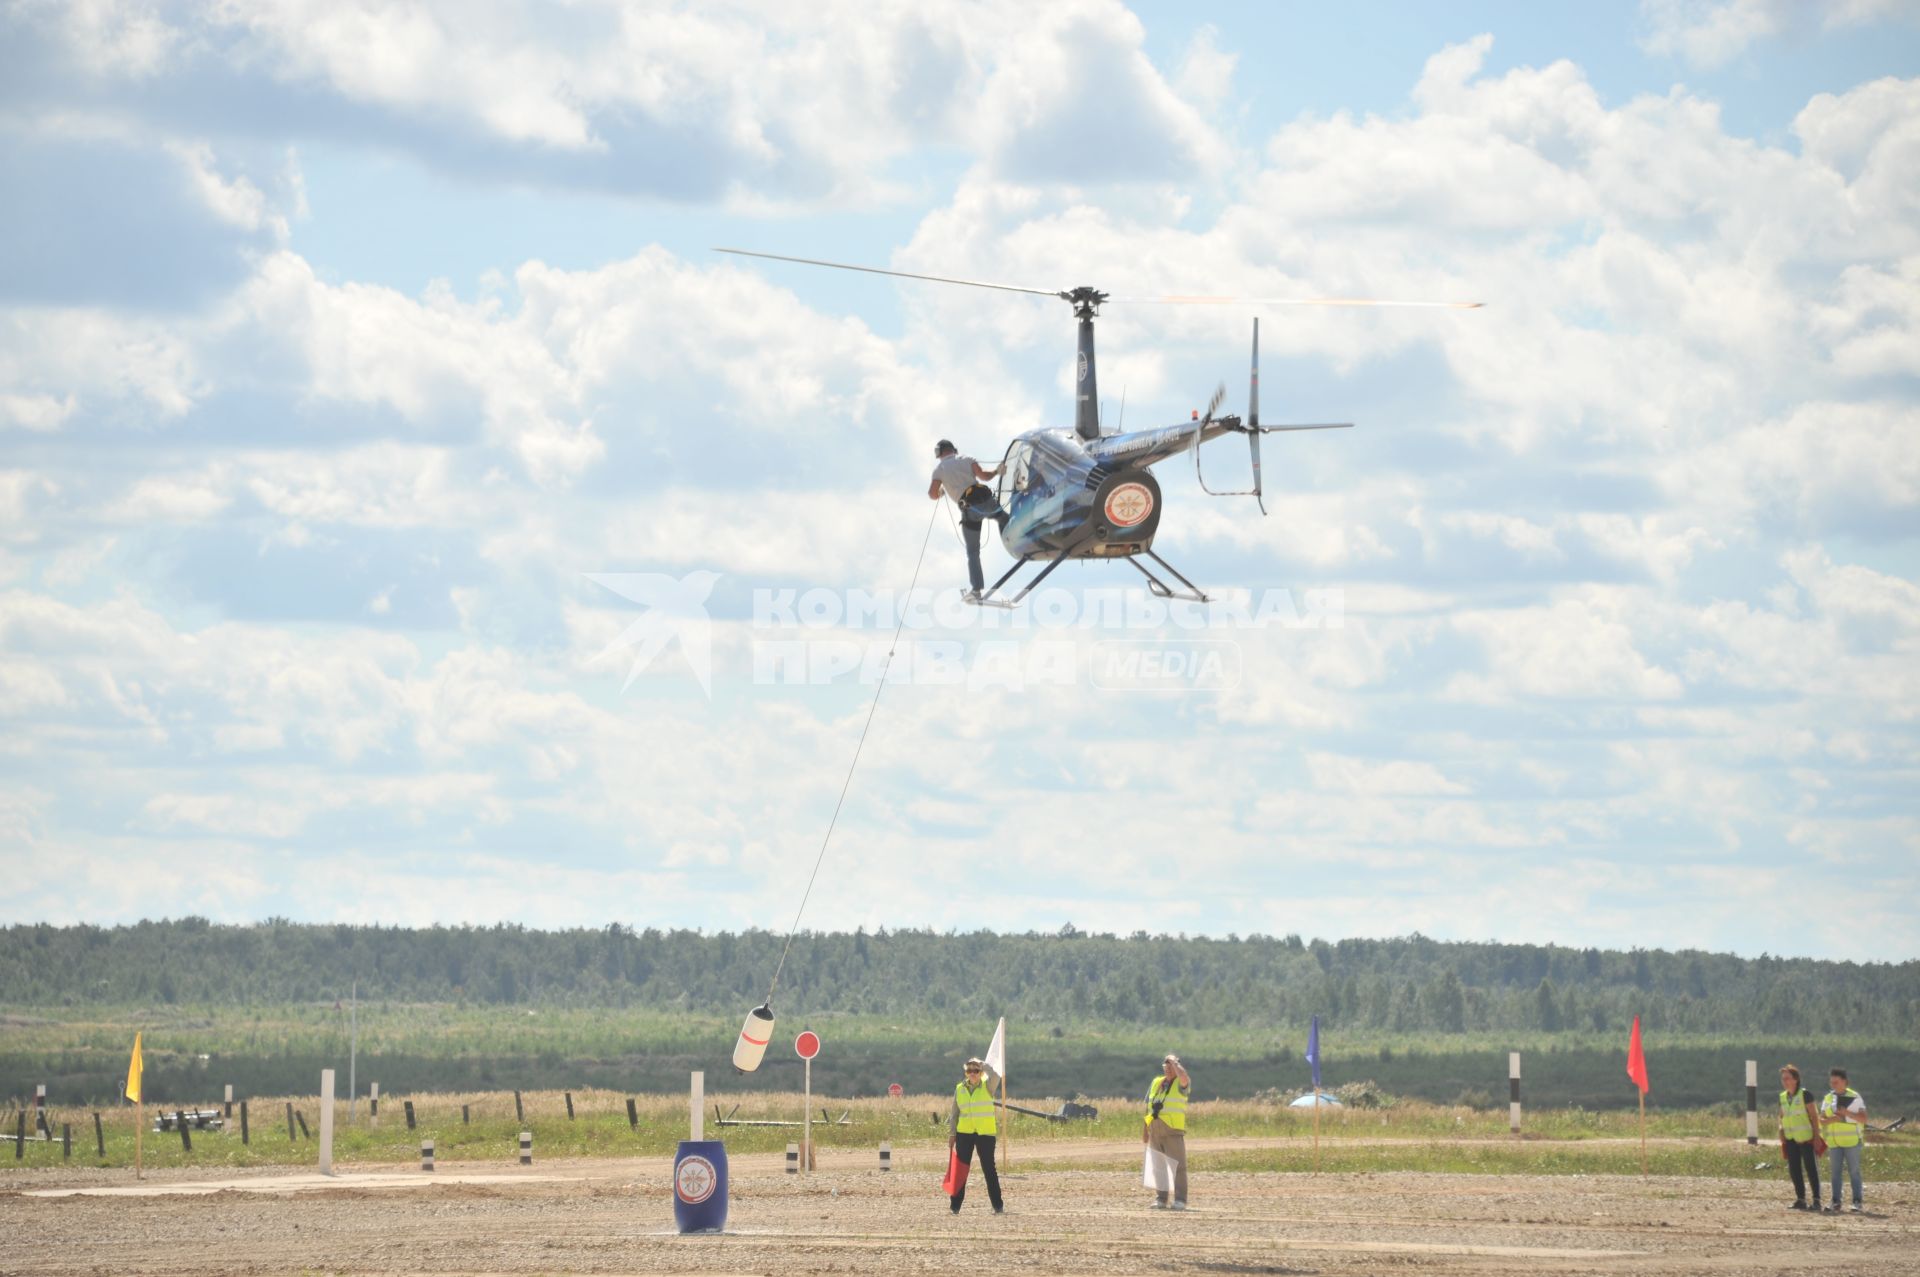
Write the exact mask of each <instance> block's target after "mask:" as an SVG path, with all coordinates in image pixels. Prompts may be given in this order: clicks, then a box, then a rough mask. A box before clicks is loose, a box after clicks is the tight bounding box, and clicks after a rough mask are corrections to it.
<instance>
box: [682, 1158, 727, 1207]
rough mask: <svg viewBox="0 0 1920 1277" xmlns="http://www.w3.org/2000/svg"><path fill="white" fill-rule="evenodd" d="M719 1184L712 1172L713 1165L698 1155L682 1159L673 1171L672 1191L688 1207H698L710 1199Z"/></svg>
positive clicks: (717, 1177)
mask: <svg viewBox="0 0 1920 1277" xmlns="http://www.w3.org/2000/svg"><path fill="white" fill-rule="evenodd" d="M719 1183H720V1176H719V1175H718V1174H717V1173H716V1172H715V1171H714V1169H713V1163H712V1162H709V1161H708V1160H707V1159H706V1158H704V1157H701V1156H700V1155H699V1154H698V1153H695V1154H693V1155H692V1156H690V1157H687V1158H684V1159H683V1160H682V1161H681V1163H680V1165H679V1166H677V1167H675V1168H674V1171H673V1191H674V1192H675V1193H677V1194H679V1196H680V1200H681V1201H683V1202H685V1203H686V1204H687V1205H689V1206H698V1205H699V1204H700V1203H701V1202H704V1201H706V1200H707V1199H708V1198H709V1197H712V1196H713V1190H714V1189H715V1188H716V1187H718V1186H719Z"/></svg>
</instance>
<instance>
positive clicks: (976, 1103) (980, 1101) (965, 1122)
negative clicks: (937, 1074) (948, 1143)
mask: <svg viewBox="0 0 1920 1277" xmlns="http://www.w3.org/2000/svg"><path fill="white" fill-rule="evenodd" d="M953 1102H954V1103H956V1104H958V1105H959V1106H960V1121H959V1122H958V1123H956V1124H955V1126H954V1129H955V1130H957V1131H958V1132H960V1134H962V1135H998V1134H999V1133H1000V1124H999V1123H998V1122H996V1121H994V1120H993V1092H992V1091H989V1090H988V1089H987V1084H986V1083H985V1082H982V1083H981V1084H980V1085H979V1086H976V1087H971V1088H969V1087H968V1086H967V1084H966V1083H965V1082H956V1083H954V1086H953Z"/></svg>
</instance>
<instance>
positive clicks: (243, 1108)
mask: <svg viewBox="0 0 1920 1277" xmlns="http://www.w3.org/2000/svg"><path fill="white" fill-rule="evenodd" d="M248 1134H249V1132H248V1131H247V1102H246V1101H245V1100H241V1101H240V1142H241V1143H242V1144H248V1143H251V1142H252V1141H251V1140H249V1139H248V1138H247V1137H248Z"/></svg>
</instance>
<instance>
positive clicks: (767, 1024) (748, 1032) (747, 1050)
mask: <svg viewBox="0 0 1920 1277" xmlns="http://www.w3.org/2000/svg"><path fill="white" fill-rule="evenodd" d="M771 1041H773V1008H772V1007H771V1006H768V1005H767V1004H766V1003H764V1002H763V1003H761V1004H760V1005H759V1006H757V1007H755V1008H754V1009H753V1010H751V1011H749V1012H747V1022H746V1023H745V1024H743V1025H742V1026H740V1040H739V1041H737V1042H735V1043H734V1044H733V1067H734V1068H736V1069H738V1070H740V1072H742V1073H751V1072H753V1071H754V1070H755V1069H757V1068H759V1067H760V1060H761V1057H763V1056H764V1055H766V1053H767V1043H769V1042H771Z"/></svg>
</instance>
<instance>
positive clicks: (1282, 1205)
mask: <svg viewBox="0 0 1920 1277" xmlns="http://www.w3.org/2000/svg"><path fill="white" fill-rule="evenodd" d="M1208 1143H1210V1142H1209V1141H1195V1144H1196V1145H1197V1146H1200V1147H1199V1149H1198V1150H1196V1151H1203V1150H1204V1148H1205V1146H1206V1145H1207V1144H1208ZM1136 1147H1137V1146H1136ZM1084 1151H1085V1152H1086V1153H1087V1154H1088V1155H1089V1156H1103V1155H1107V1154H1109V1153H1120V1152H1125V1151H1127V1150H1125V1149H1123V1148H1120V1147H1118V1146H1115V1148H1113V1149H1112V1150H1107V1149H1105V1148H1104V1147H1100V1146H1090V1147H1089V1148H1088V1149H1087V1150H1084ZM944 1156H945V1152H944V1149H916V1150H902V1152H901V1153H899V1154H898V1155H897V1156H896V1162H897V1167H896V1169H895V1170H894V1171H893V1172H892V1173H890V1174H882V1173H880V1172H879V1171H878V1170H877V1169H876V1162H875V1158H874V1154H872V1153H871V1152H868V1153H864V1154H860V1155H857V1156H856V1155H855V1154H853V1153H851V1152H838V1153H836V1152H829V1151H826V1150H823V1151H822V1153H821V1155H820V1163H819V1169H818V1171H816V1172H815V1173H814V1174H812V1175H807V1176H789V1175H787V1174H785V1173H784V1170H783V1159H782V1158H781V1157H779V1156H778V1155H757V1156H746V1157H739V1158H735V1159H733V1160H732V1162H731V1165H730V1171H731V1174H730V1179H731V1187H732V1192H731V1208H730V1213H729V1216H728V1220H727V1230H728V1231H727V1232H726V1233H725V1234H723V1235H719V1236H680V1235H679V1234H678V1233H676V1232H675V1229H674V1221H673V1203H672V1196H671V1192H670V1187H669V1181H670V1173H671V1167H670V1165H669V1163H668V1161H667V1160H665V1159H661V1158H639V1159H633V1160H622V1161H569V1162H559V1161H547V1162H544V1163H538V1164H536V1165H535V1166H533V1167H531V1168H522V1167H519V1166H517V1165H513V1164H502V1163H498V1162H491V1163H478V1162H473V1163H452V1162H442V1163H441V1164H440V1165H439V1168H438V1169H437V1170H436V1171H435V1172H433V1173H432V1174H426V1173H423V1172H420V1171H417V1170H399V1169H395V1168H393V1167H367V1168H354V1167H349V1166H341V1167H337V1168H336V1171H337V1174H336V1175H335V1176H334V1177H332V1178H326V1177H322V1176H319V1175H317V1174H313V1173H310V1172H308V1173H290V1172H288V1171H286V1170H284V1169H273V1170H263V1171H260V1172H257V1173H240V1174H235V1175H232V1176H222V1177H219V1178H209V1177H208V1176H207V1175H206V1173H204V1172H199V1173H195V1172H191V1171H179V1172H169V1173H165V1174H150V1175H149V1176H148V1177H147V1179H146V1180H145V1181H143V1182H141V1183H138V1184H136V1183H134V1181H133V1178H132V1175H131V1174H130V1173H129V1172H126V1171H88V1170H73V1171H58V1172H56V1171H30V1172H26V1173H23V1174H18V1175H8V1176H6V1177H5V1178H4V1180H0V1273H7V1274H12V1273H22V1274H25V1273H35V1274H38V1273H47V1274H102V1275H108V1274H111V1275H112V1277H140V1275H144V1274H200V1273H248V1274H252V1273H313V1272H319V1273H334V1272H337V1273H434V1274H454V1273H476V1274H477V1273H489V1274H492V1273H500V1274H507V1273H511V1274H533V1273H634V1274H640V1273H764V1274H791V1273H841V1274H869V1273H870V1274H876V1275H877V1274H888V1275H890V1277H891V1275H895V1274H904V1273H963V1272H964V1273H969V1274H978V1273H981V1272H994V1271H1008V1272H1019V1273H1062V1274H1065V1273H1074V1274H1079V1273H1087V1274H1101V1275H1103V1277H1105V1275H1111V1274H1128V1273H1167V1272H1192V1273H1196V1274H1211V1273H1222V1274H1323V1273H1324V1274H1353V1273H1397V1274H1422V1275H1424V1274H1478V1273H1509V1272H1510V1273H1527V1274H1579V1273H1605V1274H1620V1273H1634V1274H1658V1275H1660V1277H1667V1275H1670V1274H1682V1273H1701V1274H1716V1275H1726V1274H1743V1273H1786V1272H1791V1273H1796V1274H1800V1273H1834V1274H1849V1275H1852V1274H1859V1275H1862V1277H1880V1275H1881V1274H1889V1275H1890V1274H1920V1209H1916V1207H1920V1185H1910V1184H1901V1185H1876V1184H1872V1183H1869V1185H1868V1206H1869V1213H1868V1214H1866V1215H1864V1216H1851V1215H1849V1216H1842V1217H1831V1216H1816V1217H1810V1216H1807V1215H1804V1214H1800V1213H1797V1212H1790V1211H1788V1210H1786V1209H1785V1206H1786V1203H1787V1200H1788V1198H1789V1196H1790V1193H1789V1191H1788V1188H1787V1184H1786V1181H1785V1178H1784V1176H1776V1177H1772V1178H1768V1179H1766V1180H1764V1181H1758V1182H1747V1181H1735V1180H1699V1179H1688V1180H1677V1179H1675V1180H1662V1179H1654V1180H1651V1181H1648V1182H1645V1183H1642V1182H1641V1181H1639V1180H1638V1179H1633V1178H1624V1177H1615V1176H1594V1177H1579V1176H1539V1177H1529V1176H1491V1175H1485V1176H1481V1175H1457V1176H1456V1175H1414V1174H1376V1175H1360V1176H1331V1175H1328V1176H1310V1175H1297V1174H1226V1173H1204V1172H1203V1173H1198V1174H1196V1175H1195V1177H1194V1183H1193V1190H1192V1193H1193V1209H1192V1210H1190V1211H1188V1212H1187V1213H1185V1214H1174V1213H1171V1212H1160V1211H1153V1210H1149V1209H1147V1203H1148V1202H1149V1201H1150V1200H1151V1195H1150V1194H1149V1193H1147V1192H1146V1191H1144V1190H1143V1189H1142V1188H1141V1187H1140V1177H1139V1172H1138V1171H1133V1172H1130V1173H1128V1172H1120V1171H1113V1170H1103V1169H1085V1170H1053V1171H1023V1170H1021V1169H1020V1167H1019V1166H1018V1165H1016V1166H1015V1167H1014V1168H1013V1169H1012V1170H1011V1171H1010V1172H1009V1173H1007V1174H1006V1175H1005V1176H1004V1177H1003V1178H1004V1184H1005V1190H1006V1198H1007V1207H1008V1209H1007V1213H1006V1214H1005V1215H1004V1216H999V1217H996V1216H994V1215H992V1214H990V1213H989V1212H988V1209H987V1203H986V1194H985V1190H984V1188H983V1187H982V1186H981V1184H980V1182H979V1175H978V1172H977V1171H976V1173H975V1176H974V1182H973V1186H972V1190H971V1192H970V1193H969V1196H968V1199H967V1204H966V1209H965V1210H964V1212H963V1213H962V1214H960V1215H959V1216H954V1215H952V1214H950V1213H949V1212H948V1211H947V1206H946V1200H945V1198H944V1197H943V1196H942V1195H941V1193H940V1191H939V1185H938V1179H939V1173H940V1170H941V1168H942V1165H943V1161H944ZM1049 1157H1050V1160H1055V1161H1057V1160H1058V1159H1057V1158H1055V1157H1054V1155H1053V1154H1052V1153H1050V1154H1049Z"/></svg>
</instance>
